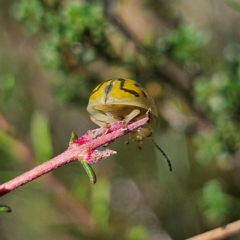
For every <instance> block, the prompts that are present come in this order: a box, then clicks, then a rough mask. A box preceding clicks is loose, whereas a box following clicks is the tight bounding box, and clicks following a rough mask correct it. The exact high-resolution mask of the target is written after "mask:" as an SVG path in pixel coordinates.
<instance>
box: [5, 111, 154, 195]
mask: <svg viewBox="0 0 240 240" xmlns="http://www.w3.org/2000/svg"><path fill="white" fill-rule="evenodd" d="M149 119H150V115H149V113H147V115H146V117H145V118H143V119H140V120H139V121H137V122H134V123H131V124H129V125H128V126H127V127H126V128H124V129H123V128H122V123H120V122H116V123H113V124H111V125H110V127H109V129H108V133H107V134H105V135H102V136H100V137H98V138H92V139H90V138H89V132H87V133H86V134H85V135H84V136H82V137H81V138H79V139H84V138H86V139H88V141H87V142H86V143H84V144H80V142H78V140H76V141H74V142H73V143H72V144H71V146H70V147H69V148H68V149H67V150H66V151H64V152H63V153H62V154H60V155H58V156H56V157H54V158H52V159H50V160H49V161H47V162H44V163H42V164H41V165H39V166H37V167H35V168H33V169H31V170H29V171H28V172H25V173H23V174H22V175H20V176H18V177H16V178H14V179H12V180H10V181H8V182H6V183H3V184H1V185H0V196H3V195H5V194H7V193H9V192H11V191H13V190H14V189H16V188H18V187H20V186H22V185H24V184H26V183H28V182H30V181H32V180H34V179H36V178H38V177H40V176H42V175H44V174H46V173H48V172H50V171H52V170H54V169H56V168H58V167H61V166H63V165H65V164H67V163H70V162H73V161H76V160H78V156H79V155H82V154H84V153H86V152H88V151H90V150H94V149H96V148H98V147H100V146H102V145H104V144H106V143H109V142H111V141H113V140H115V139H117V138H119V137H122V136H123V135H125V134H127V133H129V132H131V131H133V130H136V129H137V128H139V127H141V126H143V125H144V124H146V123H147V122H148V121H149ZM94 131H99V132H100V131H101V129H96V130H94ZM86 136H87V137H86Z"/></svg>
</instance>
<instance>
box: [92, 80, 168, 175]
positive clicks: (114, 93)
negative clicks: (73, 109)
mask: <svg viewBox="0 0 240 240" xmlns="http://www.w3.org/2000/svg"><path fill="white" fill-rule="evenodd" d="M149 108H151V119H150V122H149V123H148V124H146V125H144V126H143V127H141V128H139V129H138V130H135V131H133V132H131V138H132V139H133V140H134V141H138V142H140V144H141V143H142V140H143V139H144V138H146V137H150V136H151V134H152V132H153V130H154V129H155V128H156V126H157V119H158V115H157V111H156V107H155V103H154V101H153V99H152V97H151V96H150V95H149V94H148V93H147V91H146V90H145V89H144V88H143V87H142V86H141V85H140V84H139V83H137V82H135V81H134V80H132V79H128V78H115V79H110V80H107V81H105V82H102V83H101V84H99V85H98V86H97V87H96V88H94V90H93V91H92V94H91V95H90V98H89V102H88V106H87V111H88V112H89V113H90V117H91V120H92V121H93V122H94V123H96V124H97V125H99V126H100V127H106V128H107V126H108V124H111V123H114V122H116V121H123V122H124V124H128V123H131V122H134V121H137V120H139V119H141V118H144V117H145V116H146V112H147V110H148V109H149ZM152 140H153V139H152ZM153 143H154V145H155V146H156V147H157V148H158V150H159V151H160V152H161V153H162V154H163V156H164V157H165V158H166V160H167V163H168V166H169V170H170V171H172V165H171V162H170V160H169V158H168V157H167V155H166V154H165V153H164V151H163V150H162V149H161V148H160V147H159V146H158V145H157V144H156V143H155V141H154V140H153Z"/></svg>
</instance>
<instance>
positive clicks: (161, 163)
mask: <svg viewBox="0 0 240 240" xmlns="http://www.w3.org/2000/svg"><path fill="white" fill-rule="evenodd" d="M239 22H240V2H239V1H237V0H225V1H224V0H211V1H209V0H202V1H191V0H181V1H179V0H121V1H120V0H119V1H111V0H105V1H101V0H100V1H99V0H98V1H97V0H95V1H94V0H91V1H84V0H65V1H63V0H62V1H61V0H31V1H28V0H18V1H17V0H16V1H14V0H9V1H4V0H1V1H0V181H1V183H4V182H5V181H8V180H10V179H12V178H14V177H16V176H18V175H20V174H22V173H23V172H25V171H27V170H29V169H31V168H33V167H34V166H36V165H38V164H40V163H42V162H44V161H47V160H49V159H50V158H52V157H54V156H56V155H58V154H60V153H61V152H63V151H65V150H66V148H67V147H68V141H69V138H70V134H71V132H72V131H75V132H76V133H78V135H79V136H80V135H82V134H84V133H85V132H86V131H87V130H89V129H93V128H96V127H97V126H96V125H95V124H94V123H92V122H91V121H90V118H89V114H88V113H87V111H86V106H87V102H88V98H89V96H90V93H91V91H92V90H93V88H94V87H95V86H96V85H97V84H99V83H101V82H102V81H104V80H107V79H110V78H116V77H121V78H124V77H128V78H132V79H134V80H137V81H138V82H139V83H140V84H142V85H143V86H144V87H145V88H146V89H147V90H148V92H149V93H150V94H151V95H152V97H153V98H154V100H155V103H156V107H157V111H158V113H159V124H158V129H157V130H156V131H155V132H154V135H153V138H154V139H155V141H156V142H157V143H158V144H159V145H160V146H161V147H162V148H163V149H164V151H165V152H166V154H167V155H168V157H169V158H170V159H171V162H172V165H173V172H169V170H168V166H167V163H166V161H165V159H164V158H163V156H162V155H161V153H160V152H159V151H158V150H157V149H156V148H154V145H153V143H152V141H151V140H149V139H146V140H145V141H144V144H143V149H142V150H139V149H138V145H137V143H132V142H131V143H130V144H129V145H125V144H124V142H125V140H126V138H121V139H118V140H117V141H115V142H114V143H113V144H111V145H110V148H111V149H113V150H116V151H118V154H117V155H115V156H112V157H110V158H108V159H106V160H105V161H102V162H100V163H98V164H96V165H93V168H94V170H95V172H96V174H97V177H98V182H97V184H96V185H94V186H92V185H91V184H90V182H89V179H88V176H87V175H86V173H85V172H84V169H83V167H82V166H81V165H80V164H79V163H78V162H75V163H71V164H68V165H66V166H64V167H61V168H59V169H57V170H54V171H53V172H51V173H48V174H46V175H45V176H42V177H41V178H39V179H37V180H35V181H33V182H31V183H29V184H27V185H25V186H23V187H21V188H19V189H17V190H15V191H13V192H11V193H9V194H7V195H5V196H4V197H2V198H1V199H0V200H1V202H0V203H1V204H7V205H10V206H11V207H12V209H13V212H12V213H10V214H6V213H2V214H1V215H0V238H1V239H3V240H12V239H35V240H38V239H47V240H48V239H49V240H50V239H64V240H65V239H67V240H68V239H69V240H73V239H86V240H98V239H116V240H118V239H119V240H120V239H126V240H145V239H150V240H156V239H163V240H165V239H185V238H188V237H191V236H194V235H198V234H200V233H202V232H205V231H208V230H210V229H213V228H217V227H219V226H223V225H224V224H227V223H230V222H233V221H235V220H237V219H239V218H240V201H239V199H240V174H239V170H240V169H239V168H240V146H239V143H240V31H239V29H238V25H239V24H238V23H239ZM239 238H240V234H238V235H236V236H233V237H231V238H228V239H239Z"/></svg>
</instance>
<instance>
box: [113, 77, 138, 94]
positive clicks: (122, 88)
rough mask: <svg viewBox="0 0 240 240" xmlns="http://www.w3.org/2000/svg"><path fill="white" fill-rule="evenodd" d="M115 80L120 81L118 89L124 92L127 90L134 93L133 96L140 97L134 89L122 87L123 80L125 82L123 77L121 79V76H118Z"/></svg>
mask: <svg viewBox="0 0 240 240" xmlns="http://www.w3.org/2000/svg"><path fill="white" fill-rule="evenodd" d="M117 80H118V81H119V82H120V89H121V90H123V91H125V92H128V93H130V94H132V95H134V96H135V97H140V96H139V94H138V93H137V92H136V91H134V90H132V89H127V88H124V84H125V82H126V80H125V79H123V78H118V79H117Z"/></svg>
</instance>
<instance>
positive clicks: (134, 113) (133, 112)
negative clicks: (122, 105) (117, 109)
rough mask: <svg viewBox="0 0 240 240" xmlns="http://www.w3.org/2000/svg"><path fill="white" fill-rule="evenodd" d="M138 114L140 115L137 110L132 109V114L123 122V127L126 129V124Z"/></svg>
mask: <svg viewBox="0 0 240 240" xmlns="http://www.w3.org/2000/svg"><path fill="white" fill-rule="evenodd" d="M139 114H140V110H139V109H134V110H133V111H132V112H130V113H129V114H128V115H127V116H126V117H125V118H124V120H123V127H126V126H127V124H128V123H129V122H130V121H131V120H132V119H133V118H135V117H136V116H137V115H139Z"/></svg>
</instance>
